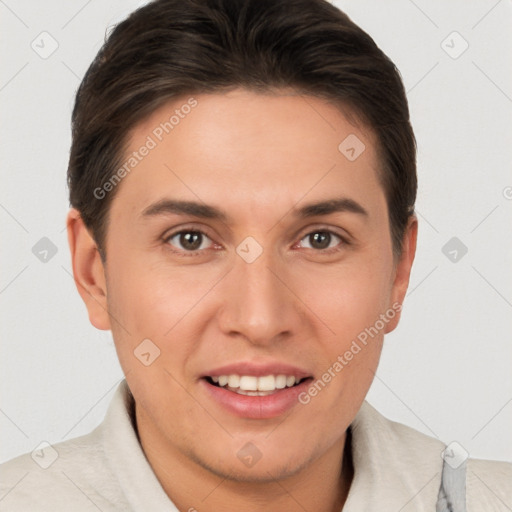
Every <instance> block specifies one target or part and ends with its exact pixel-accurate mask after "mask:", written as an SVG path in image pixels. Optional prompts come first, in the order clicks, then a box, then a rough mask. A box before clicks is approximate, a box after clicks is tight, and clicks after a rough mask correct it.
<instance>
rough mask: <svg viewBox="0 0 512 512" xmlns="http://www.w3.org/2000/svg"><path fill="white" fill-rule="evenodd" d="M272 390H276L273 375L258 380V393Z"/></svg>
mask: <svg viewBox="0 0 512 512" xmlns="http://www.w3.org/2000/svg"><path fill="white" fill-rule="evenodd" d="M274 389H276V379H275V377H274V376H273V375H265V377H259V378H258V391H274Z"/></svg>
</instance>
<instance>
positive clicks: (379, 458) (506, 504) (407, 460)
mask: <svg viewBox="0 0 512 512" xmlns="http://www.w3.org/2000/svg"><path fill="white" fill-rule="evenodd" d="M351 428H352V430H353V435H354V438H355V443H354V444H353V447H352V448H353V452H354V453H353V456H354V457H355V460H356V462H357V463H358V464H359V466H360V467H361V468H362V469H363V472H364V473H365V475H366V476H368V475H370V476H371V475H372V473H374V474H375V473H378V475H375V476H374V477H373V478H374V479H375V480H380V481H384V482H385V487H387V488H388V489H389V493H391V494H400V492H402V499H403V500H406V498H407V497H408V496H409V498H410V497H411V496H413V495H414V492H415V490H416V492H418V489H423V490H422V492H421V495H420V496H419V497H417V498H415V500H413V502H411V506H414V507H416V508H417V509H419V508H421V507H420V503H419V501H420V498H421V499H423V501H422V502H421V505H425V507H424V508H425V510H427V509H435V504H436V502H437V500H438V499H439V497H440V495H441V494H440V490H441V486H442V485H450V484H453V481H452V480H451V478H450V475H446V476H447V478H445V477H444V472H446V471H447V469H448V470H449V469H450V467H451V466H450V461H449V459H447V458H446V454H447V453H451V452H453V450H454V448H453V445H452V443H450V445H448V446H447V445H446V444H445V443H443V442H442V441H440V440H439V439H436V438H434V437H431V436H429V435H426V434H424V433H422V432H419V431H417V430H415V429H413V428H411V427H408V426H406V425H403V424H401V423H398V422H395V421H392V420H390V419H388V418H386V417H385V416H383V415H382V414H380V413H379V412H378V411H377V410H376V409H374V408H373V407H372V406H371V405H370V404H369V403H368V402H366V401H365V402H363V404H362V406H361V409H360V411H359V413H358V415H357V416H356V419H355V420H354V422H353V423H352V425H351ZM454 445H458V443H454ZM455 455H457V456H458V457H459V459H460V460H457V461H456V463H457V467H458V466H459V465H460V466H462V463H463V462H465V465H464V468H465V477H464V474H463V476H462V484H461V487H462V494H463V495H464V487H465V489H466V492H465V498H466V503H467V512H477V511H478V512H480V511H482V510H485V511H486V512H495V511H496V512H498V511H499V512H501V511H511V510H512V464H510V463H508V462H498V461H490V460H479V459H472V458H466V457H467V456H468V454H467V452H466V451H465V450H463V451H461V453H457V454H455ZM445 459H446V462H447V463H446V464H445ZM447 466H448V468H447ZM453 467H455V466H453ZM448 472H449V473H451V471H448ZM366 480H367V481H368V478H366ZM426 482H427V484H426ZM464 484H465V485H464ZM423 486H425V487H424V488H423ZM455 490H456V491H457V490H458V489H455ZM377 491H379V489H378V488H375V489H372V492H374V493H375V492H377ZM456 494H457V493H456ZM383 496H384V494H383ZM366 499H367V498H365V500H366ZM404 502H405V501H404ZM418 507H419V508H418ZM429 507H430V508H429ZM432 507H433V508H432ZM398 508H400V507H398ZM376 509H377V508H376Z"/></svg>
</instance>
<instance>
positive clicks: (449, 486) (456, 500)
mask: <svg viewBox="0 0 512 512" xmlns="http://www.w3.org/2000/svg"><path fill="white" fill-rule="evenodd" d="M436 512H466V461H464V462H462V463H461V464H460V466H458V467H457V468H453V467H452V466H450V464H448V463H447V462H446V460H445V461H444V463H443V475H442V477H441V487H440V489H439V494H438V496H437V504H436Z"/></svg>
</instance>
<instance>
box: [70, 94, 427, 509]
mask: <svg viewBox="0 0 512 512" xmlns="http://www.w3.org/2000/svg"><path fill="white" fill-rule="evenodd" d="M187 99H188V97H184V98H180V99H179V100H174V101H173V102H171V103H169V104H167V105H165V106H163V107H161V108H159V109H158V110H156V111H155V112H153V114H152V115H151V116H150V117H149V118H148V119H146V120H145V121H143V122H142V123H140V124H139V125H137V126H136V127H135V128H134V129H133V131H132V132H131V135H130V140H129V146H128V151H127V154H129V153H131V152H132V151H135V150H137V149H138V148H140V146H141V145H143V144H144V142H145V141H146V138H147V136H148V135H150V134H151V133H152V131H153V130H154V128H155V127H156V126H158V125H159V123H160V122H162V121H164V120H165V119H168V118H169V116H170V115H171V114H172V112H173V111H174V109H175V108H179V106H180V105H183V104H184V103H185V102H186V101H187ZM195 99H196V100H197V102H198V104H197V106H196V107H195V108H194V109H192V111H191V112H190V113H189V114H188V115H187V116H186V117H185V118H184V119H181V120H180V123H179V125H177V126H176V127H175V128H174V129H173V131H172V132H171V133H169V134H168V135H166V136H165V137H164V138H163V140H162V141H161V142H159V143H158V145H157V147H156V148H154V149H152V150H151V151H150V152H149V154H148V155H147V156H146V157H145V158H144V159H143V160H142V161H141V162H140V163H138V165H137V166H136V167H135V168H134V169H133V170H132V171H131V172H130V174H129V175H127V176H126V177H125V178H124V179H123V180H122V182H121V183H120V185H118V187H119V188H118V190H117V191H116V196H115V198H114V200H113V203H112V205H111V211H110V219H109V226H108V232H107V238H106V254H107V257H106V261H105V262H103V261H102V260H101V259H100V256H99V253H98V251H97V247H96V244H95V242H94V239H93V238H92V236H91V235H90V233H89V232H88V230H87V229H86V228H85V226H84V224H83V222H82V220H81V219H80V215H79V213H78V212H77V211H76V210H74V209H72V210H71V211H70V212H69V215H68V236H69V243H70V248H71V254H72V262H73V272H74V276H75V281H76V283H77V287H78V291H79V292H80V295H81V296H82V298H83V300H84V302H85V304H86V306H87V310H88V313H89V318H90V321H91V323H92V324H93V325H94V326H95V327H97V328H98V329H111V330H112V334H113V337H114V341H115V344H116V349H117V353H118V356H119V359H120V362H121V365H122V368H123V370H124V372H125V375H126V379H127V381H128V384H129V387H130V389H131V391H132V393H133V395H134V398H135V401H136V420H137V427H138V432H139V436H140V440H141V444H142V447H143V449H144V451H145V453H146V456H147V458H148V460H149V462H150V464H151V466H152V467H153V470H154V471H155V474H156V475H157V477H158V479H159V481H160V482H161V484H162V486H163V488H164V490H166V492H167V494H168V495H169V496H170V498H171V499H172V500H173V501H174V503H175V504H176V506H177V507H178V508H179V509H180V510H182V511H185V510H189V509H190V508H192V507H195V508H196V509H197V510H199V511H201V510H209V511H221V510H222V511H235V510H236V511H239V510H246V511H253V510H254V511H255V510H261V509H262V507H265V510H267V511H269V512H271V511H274V510H276V511H277V510H290V511H292V510H303V509H306V510H317V511H326V512H327V511H333V510H340V509H341V507H342V504H343V503H344V501H345V499H346V495H347V492H348V489H349V486H350V480H351V477H352V469H351V466H350V462H349V461H348V462H347V458H346V457H345V464H343V465H342V460H343V455H344V448H345V440H346V433H345V432H346V429H347V427H348V426H349V425H350V423H351V422H352V420H353V419H354V417H355V415H356V414H357V411H358V410H359V408H360V406H361V403H362V401H363V400H364V398H365V396H366V393H367V391H368V389H369V387H370V384H371V382H372V379H373V376H374V372H375V371H376V369H377V365H378V361H379V357H380V353H381V349H382V343H383V336H384V334H385V333H387V332H390V331H392V330H393V329H394V328H395V327H396V325H397V323H398V319H399V314H397V315H396V316H395V317H394V319H392V320H390V321H389V322H387V323H386V325H385V328H384V329H382V330H381V332H380V333H379V335H378V336H376V337H374V338H373V339H371V341H370V342H369V343H368V344H367V345H366V346H365V347H364V348H363V349H362V350H361V351H360V352H359V353H358V354H357V355H355V356H354V358H353V359H352V361H350V363H349V364H348V365H346V366H345V367H344V368H343V370H342V371H341V372H339V373H338V374H337V375H336V377H335V378H333V379H332V380H331V382H330V383H329V384H328V385H327V386H326V387H325V388H324V389H323V390H322V391H321V392H320V393H318V395H317V396H316V397H314V399H312V400H311V401H310V403H308V404H307V405H303V404H300V403H297V405H295V406H294V407H293V408H292V409H291V410H290V411H288V412H287V413H286V414H285V415H284V416H282V417H281V416H280V417H276V418H271V419H248V418H241V417H237V416H235V415H233V414H231V413H229V412H227V411H226V410H224V409H223V408H222V407H221V406H220V405H219V404H217V403H216V402H214V401H213V400H212V399H211V398H210V397H209V396H208V395H207V394H206V393H205V391H204V389H203V386H202V385H201V382H200V379H199V378H200V376H201V375H203V374H204V373H205V372H208V370H212V369H214V368H218V367H220V366H223V365H225V364H228V363H234V362H238V361H256V362H267V361H270V360H272V361H276V360H277V361H282V362H286V363H289V364H292V365H295V366H298V367H300V368H303V369H306V370H308V372H309V373H310V374H311V375H313V376H314V377H315V379H316V378H319V377H321V375H322V374H323V373H324V372H325V371H326V370H327V369H328V368H329V367H332V365H333V363H334V362H335V361H336V360H337V357H338V356H339V355H340V354H341V355H342V354H344V353H345V351H346V350H347V349H348V348H349V347H350V345H351V343H352V341H353V340H354V339H356V337H357V335H358V334H359V333H361V332H362V331H364V329H365V328H367V327H370V326H373V325H374V324H375V322H376V320H377V319H378V318H379V316H380V315H381V314H383V313H385V312H386V311H387V310H389V309H390V308H392V305H393V304H396V303H400V304H401V303H402V301H403V298H404V296H405V292H406V290H407V286H408V282H409V275H410V270H411V265H412V262H413V259H414V253H415V247H416V235H417V222H416V219H415V218H414V217H413V218H411V221H410V222H409V226H408V228H407V231H406V233H405V236H404V240H403V248H402V253H401V256H400V257H399V258H394V256H393V251H392V243H391V236H390V229H389V220H388V217H389V216H388V209H387V205H386V199H385V195H384V191H383V188H382V186H381V183H380V180H379V176H378V172H377V169H378V167H379V162H378V159H377V155H376V144H375V137H374V135H373V133H372V131H371V130H369V129H368V128H365V127H364V126H362V125H361V124H360V123H358V125H357V126H355V125H353V124H351V123H350V122H349V121H348V120H347V118H346V117H345V116H344V115H343V114H342V113H341V112H340V110H339V109H337V108H335V107H334V106H333V105H331V104H329V103H327V102H325V101H324V100H321V99H318V98H314V97H304V96H299V95H295V94H293V92H290V91H285V90H283V91H280V92H279V93H276V92H274V93H273V94H270V93H269V94H261V93H254V92H249V91H246V90H243V89H239V90H235V91H232V92H230V93H228V94H222V95H221V94H212V95H197V96H195ZM351 119H352V118H351ZM349 134H355V135H356V136H357V137H358V138H359V139H360V140H361V141H363V143H364V144H365V146H366V149H365V150H364V152H363V153H362V154H361V155H360V156H359V157H358V158H357V159H356V160H355V161H353V162H351V161H349V160H348V159H347V158H346V157H345V156H344V155H343V154H342V153H341V152H340V151H339V150H338V145H339V144H340V142H342V141H343V140H344V139H345V138H346V137H347V136H348V135H349ZM340 197H343V198H349V199H351V200H353V201H355V202H357V203H358V204H359V205H361V206H362V207H363V208H364V209H365V210H366V212H367V214H366V215H362V214H360V213H354V212H351V211H341V212H334V213H330V214H327V215H317V216H314V217H311V218H298V217H296V216H294V213H293V212H294V210H296V209H298V208H300V207H302V206H305V205H306V204H310V203H315V202H318V201H324V200H328V199H334V198H340ZM164 198H172V199H180V200H188V201H198V202H201V203H206V204H208V205H212V206H215V207H217V208H219V209H221V210H222V211H223V212H224V213H225V214H226V217H227V218H226V219H225V220H223V221H220V220H217V219H205V218H199V217H194V216H191V215H178V214H176V213H165V214H162V215H154V216H144V215H143V214H142V212H143V211H144V210H146V209H147V208H148V207H150V205H152V204H154V203H155V202H157V201H159V200H161V199H164ZM187 229H188V230H189V231H194V230H201V231H204V232H205V233H206V235H207V237H206V238H204V239H203V241H202V244H201V246H200V249H198V250H196V251H195V252H194V251H192V253H193V255H190V254H191V253H190V251H189V252H187V249H186V248H184V247H183V245H180V237H179V236H176V237H173V238H172V239H170V240H169V238H168V237H169V236H170V235H171V234H174V233H176V232H179V231H180V230H187ZM326 230H328V231H331V232H333V233H334V234H333V235H332V238H331V241H330V242H329V243H328V244H327V245H328V249H322V248H321V247H320V248H319V247H318V245H315V244H314V240H313V241H312V238H311V237H310V236H309V235H310V234H311V233H318V232H320V233H322V232H325V231H326ZM336 235H339V237H341V238H338V237H337V236H336ZM248 236H252V237H253V238H254V239H255V240H256V241H257V242H258V244H259V245H260V246H261V247H262V248H263V252H262V254H261V255H260V256H259V258H257V259H256V260H255V261H254V262H252V263H247V262H246V261H244V259H242V258H241V257H240V256H239V255H238V254H237V252H236V248H237V246H238V245H239V244H240V243H241V242H242V241H243V240H244V239H245V238H246V237H248ZM343 240H345V241H343ZM329 251H330V252H329ZM146 338H149V339H151V340H152V342H153V343H154V344H155V345H156V346H158V348H159V349H160V351H161V352H160V357H158V358H157V359H156V360H155V361H154V362H153V363H152V364H151V365H149V366H145V365H143V364H141V362H140V361H139V359H137V358H136V357H135V356H134V350H135V349H136V347H137V346H138V345H139V344H140V343H141V341H142V340H144V339H146ZM247 442H251V443H253V444H254V445H255V446H256V447H257V448H258V450H259V452H260V453H261V455H262V456H261V459H260V460H259V461H258V462H257V463H256V464H255V465H254V466H252V467H246V466H245V465H244V464H242V463H241V461H240V460H239V459H238V457H237V452H238V451H239V450H240V449H241V447H242V446H244V445H245V444H246V443H247ZM345 455H347V453H345ZM203 500H204V501H203Z"/></svg>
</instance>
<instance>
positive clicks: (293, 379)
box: [286, 375, 295, 388]
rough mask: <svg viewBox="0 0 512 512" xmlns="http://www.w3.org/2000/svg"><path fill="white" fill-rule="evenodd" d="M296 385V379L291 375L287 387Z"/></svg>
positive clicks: (287, 380) (287, 378)
mask: <svg viewBox="0 0 512 512" xmlns="http://www.w3.org/2000/svg"><path fill="white" fill-rule="evenodd" d="M294 384H295V377H294V376H293V375H290V376H289V377H286V386H287V387H289V388H290V387H291V386H293V385H294Z"/></svg>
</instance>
